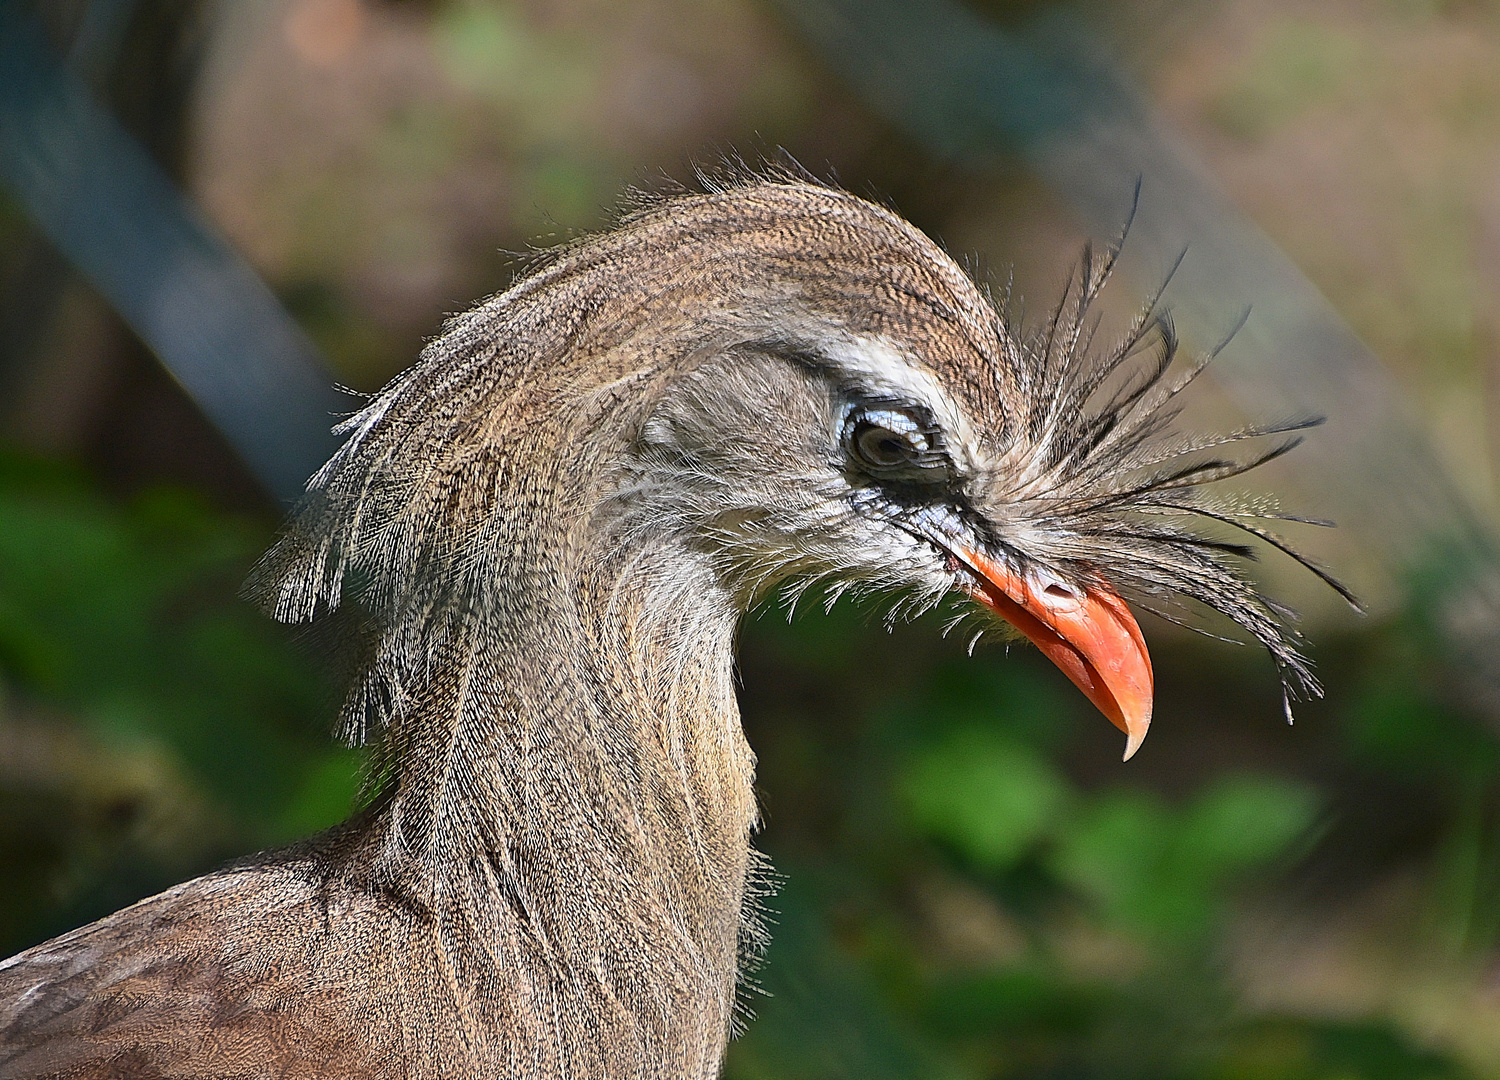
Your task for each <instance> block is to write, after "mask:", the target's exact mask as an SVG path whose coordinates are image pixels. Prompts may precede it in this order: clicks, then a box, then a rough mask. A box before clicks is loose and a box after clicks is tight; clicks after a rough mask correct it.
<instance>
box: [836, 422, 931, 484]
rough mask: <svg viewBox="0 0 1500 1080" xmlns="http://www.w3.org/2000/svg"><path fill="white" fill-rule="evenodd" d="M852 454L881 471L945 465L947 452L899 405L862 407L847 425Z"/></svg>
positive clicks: (872, 468)
mask: <svg viewBox="0 0 1500 1080" xmlns="http://www.w3.org/2000/svg"><path fill="white" fill-rule="evenodd" d="M844 443H845V446H846V448H847V450H848V453H849V455H850V456H851V457H852V458H853V459H854V460H855V461H857V462H858V463H859V464H861V465H863V466H865V467H866V468H867V469H870V470H872V471H874V472H877V473H887V474H889V473H899V472H907V473H911V472H913V471H914V470H922V471H925V470H929V469H933V468H941V467H942V466H943V464H944V460H945V459H944V458H943V456H942V455H941V454H940V453H938V452H936V450H935V448H934V446H933V441H932V437H931V436H930V435H929V433H928V431H927V429H926V428H924V426H923V425H922V424H921V423H919V422H918V421H917V420H916V418H915V417H913V416H911V415H909V414H907V413H904V412H901V411H898V410H896V409H859V410H856V411H854V412H852V413H851V414H850V415H849V419H848V421H847V422H846V424H845V427H844Z"/></svg>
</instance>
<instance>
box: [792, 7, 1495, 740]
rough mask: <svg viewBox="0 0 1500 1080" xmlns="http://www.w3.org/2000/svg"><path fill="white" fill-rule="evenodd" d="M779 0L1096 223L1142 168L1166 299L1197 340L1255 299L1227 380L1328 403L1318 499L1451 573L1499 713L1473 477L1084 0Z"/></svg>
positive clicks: (1386, 564)
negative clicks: (1167, 110)
mask: <svg viewBox="0 0 1500 1080" xmlns="http://www.w3.org/2000/svg"><path fill="white" fill-rule="evenodd" d="M778 6H779V8H780V10H781V11H782V12H783V14H784V15H785V17H786V18H787V19H788V20H789V21H790V22H791V23H792V24H793V25H794V26H796V27H798V28H799V29H800V30H801V31H802V33H803V34H804V35H805V36H806V37H807V38H808V39H809V40H810V41H811V42H812V43H813V44H814V45H815V46H816V47H817V48H818V49H819V50H820V52H821V54H822V55H823V57H824V59H825V60H826V61H827V63H828V65H829V66H830V67H831V68H833V69H834V70H835V71H837V72H838V73H839V74H840V75H842V76H843V77H844V78H845V79H846V80H847V81H848V82H849V83H850V84H851V85H852V86H853V87H854V88H855V89H856V90H857V91H858V93H859V94H860V96H861V98H862V99H863V100H864V101H866V102H867V103H868V104H869V105H871V106H872V107H873V108H875V109H876V110H878V111H879V112H881V113H883V114H884V115H885V116H886V117H887V118H888V119H889V120H891V121H892V122H893V123H895V124H896V125H898V126H899V127H900V128H901V129H902V130H903V131H904V132H905V133H906V134H907V135H909V136H910V137H912V138H914V139H916V140H917V141H918V142H919V143H921V144H922V145H923V146H924V147H926V148H927V149H928V150H929V151H931V152H932V153H934V154H935V155H937V156H938V157H940V158H946V159H948V160H957V161H960V162H967V163H970V164H973V165H976V166H982V165H983V163H984V162H985V161H986V160H993V159H994V158H995V157H996V156H997V155H999V154H1001V153H1008V154H1012V155H1016V156H1018V157H1020V158H1021V159H1022V160H1024V161H1025V162H1026V163H1027V164H1028V165H1029V166H1030V167H1031V168H1032V169H1033V170H1034V171H1035V173H1036V174H1037V175H1039V176H1040V177H1041V178H1042V179H1043V180H1044V181H1045V182H1046V183H1047V184H1048V185H1049V186H1050V187H1051V188H1052V189H1053V190H1054V191H1056V192H1057V193H1058V194H1059V195H1060V196H1061V197H1062V198H1063V199H1064V200H1065V202H1066V203H1067V204H1068V205H1069V206H1071V208H1072V209H1073V210H1074V212H1075V213H1076V214H1077V215H1078V217H1079V219H1080V221H1081V222H1082V224H1083V225H1084V226H1085V227H1086V228H1087V229H1089V230H1091V231H1093V232H1094V233H1095V234H1096V235H1100V236H1113V235H1115V234H1116V233H1117V232H1118V231H1119V228H1120V226H1121V224H1122V223H1123V222H1124V220H1125V218H1126V216H1127V214H1128V212H1129V208H1130V202H1131V198H1132V193H1133V192H1134V190H1135V187H1136V183H1137V181H1138V180H1139V181H1140V182H1141V204H1140V208H1139V211H1138V212H1137V214H1136V216H1135V218H1134V222H1133V224H1132V227H1131V233H1130V238H1129V243H1128V244H1127V248H1126V252H1125V260H1124V262H1125V264H1126V265H1128V266H1135V267H1138V268H1142V269H1143V272H1144V275H1145V276H1146V277H1148V278H1149V277H1153V276H1156V275H1159V274H1160V273H1161V269H1160V268H1164V267H1167V266H1169V265H1171V264H1172V262H1173V261H1174V260H1175V259H1176V258H1177V257H1178V256H1179V255H1180V254H1181V253H1182V252H1183V251H1186V252H1187V253H1188V255H1187V262H1186V265H1185V268H1184V272H1183V273H1181V274H1179V275H1178V276H1177V277H1176V278H1175V279H1174V281H1173V283H1172V287H1171V293H1170V297H1169V302H1168V306H1169V307H1170V309H1171V311H1172V313H1173V316H1174V318H1175V319H1176V321H1177V323H1178V325H1179V326H1180V328H1181V329H1182V330H1183V331H1184V333H1185V334H1186V335H1187V336H1189V338H1190V339H1191V340H1195V341H1196V342H1198V343H1199V344H1200V345H1208V344H1212V343H1213V342H1215V341H1217V340H1218V339H1220V338H1221V337H1222V336H1223V334H1224V333H1225V331H1226V330H1228V329H1229V328H1231V327H1233V326H1234V325H1235V323H1236V321H1237V320H1238V319H1239V317H1240V316H1241V314H1242V313H1243V311H1244V309H1245V308H1246V306H1249V307H1250V308H1251V311H1252V314H1251V317H1250V319H1249V321H1248V323H1247V324H1246V326H1245V327H1244V329H1243V330H1242V331H1241V332H1240V334H1239V335H1238V336H1237V337H1236V339H1235V343H1234V347H1233V349H1232V350H1230V351H1229V352H1228V353H1226V355H1224V356H1223V357H1222V358H1221V359H1220V360H1218V361H1216V362H1215V365H1214V367H1213V369H1212V373H1213V375H1214V377H1215V379H1216V381H1217V382H1218V383H1219V385H1221V386H1222V387H1224V389H1225V390H1226V391H1227V392H1228V393H1229V394H1230V395H1231V397H1233V398H1234V399H1235V400H1236V401H1237V402H1238V404H1239V405H1240V406H1241V408H1242V409H1243V410H1244V411H1245V412H1246V413H1247V414H1248V415H1249V416H1251V417H1252V418H1256V419H1265V418H1272V417H1275V418H1280V417H1284V416H1297V415H1321V416H1326V417H1327V418H1328V423H1327V424H1326V426H1324V427H1323V428H1321V429H1319V430H1318V431H1316V432H1313V433H1311V435H1310V437H1309V439H1308V445H1307V446H1306V447H1305V448H1304V449H1303V450H1301V451H1299V452H1298V453H1299V459H1300V461H1301V462H1302V463H1303V464H1304V466H1305V474H1306V475H1307V477H1308V479H1309V480H1311V481H1312V486H1313V488H1314V489H1315V493H1316V495H1317V497H1318V499H1319V506H1318V511H1319V513H1332V514H1333V515H1334V516H1336V517H1338V518H1339V520H1340V524H1341V525H1344V526H1345V527H1347V528H1351V529H1354V530H1357V531H1358V533H1359V536H1360V539H1361V541H1362V542H1363V543H1364V544H1365V545H1366V546H1367V547H1368V548H1369V549H1370V550H1372V551H1373V552H1374V553H1376V554H1377V556H1378V557H1380V558H1381V560H1382V562H1383V569H1384V571H1385V573H1387V574H1388V575H1389V577H1390V579H1391V580H1392V581H1393V582H1394V583H1396V584H1398V585H1400V586H1403V587H1405V588H1406V589H1408V590H1409V589H1411V587H1412V586H1413V585H1414V584H1415V583H1416V582H1417V581H1418V580H1420V581H1421V582H1422V583H1423V584H1424V585H1427V586H1434V587H1438V588H1440V589H1441V596H1436V595H1434V596H1422V597H1419V598H1417V599H1418V600H1419V601H1420V602H1419V603H1418V604H1417V605H1416V606H1417V607H1419V608H1421V609H1423V610H1426V611H1427V612H1429V613H1430V614H1431V615H1432V616H1433V617H1434V619H1435V621H1436V622H1437V623H1438V625H1439V627H1440V629H1441V630H1442V631H1443V632H1444V633H1445V635H1446V636H1447V638H1448V640H1449V644H1450V645H1452V646H1454V647H1455V648H1456V649H1457V653H1456V655H1455V656H1454V657H1453V659H1454V660H1456V661H1458V663H1457V664H1456V665H1455V668H1456V670H1459V671H1463V672H1464V675H1465V679H1466V681H1467V682H1468V683H1469V684H1470V689H1472V690H1474V691H1477V693H1478V696H1479V697H1480V698H1481V699H1482V702H1483V704H1485V706H1486V707H1487V708H1489V709H1490V710H1491V712H1492V713H1494V714H1495V715H1496V716H1497V717H1500V569H1497V567H1500V561H1497V558H1496V550H1497V548H1496V543H1495V538H1494V536H1493V532H1492V528H1491V526H1490V525H1489V524H1487V523H1485V522H1483V521H1481V520H1480V519H1479V518H1478V516H1477V515H1476V514H1475V512H1474V510H1473V509H1472V508H1471V507H1470V506H1469V505H1468V503H1467V502H1466V501H1465V499H1464V498H1463V497H1462V496H1461V495H1460V493H1459V492H1458V490H1457V488H1456V487H1455V485H1454V484H1453V482H1452V481H1451V479H1450V478H1449V477H1448V475H1447V473H1446V470H1445V469H1444V467H1443V466H1442V465H1441V463H1440V462H1439V460H1438V458H1437V456H1436V454H1435V453H1434V452H1433V450H1432V448H1431V445H1430V443H1429V441H1428V439H1427V437H1426V435H1425V433H1424V432H1423V431H1422V429H1421V427H1420V425H1419V424H1418V422H1417V421H1416V420H1415V418H1414V417H1413V416H1412V415H1411V413H1410V411H1409V409H1408V407H1407V404H1406V402H1405V400H1404V397H1403V394H1402V391H1401V389H1400V387H1399V386H1398V385H1397V384H1396V382H1395V380H1394V379H1393V378H1392V377H1391V375H1390V374H1389V372H1388V371H1387V370H1386V369H1385V367H1384V366H1383V365H1382V364H1381V362H1380V361H1379V360H1378V359H1377V358H1376V357H1375V356H1374V355H1373V354H1372V353H1371V352H1370V350H1369V348H1368V347H1367V346H1365V345H1364V343H1363V342H1361V341H1360V340H1359V338H1358V337H1357V336H1356V335H1355V334H1354V332H1353V331H1352V330H1351V329H1350V328H1349V327H1348V325H1347V324H1346V323H1345V322H1344V321H1343V319H1342V318H1341V317H1340V316H1339V315H1338V313H1337V312H1336V311H1335V310H1334V308H1333V307H1332V305H1331V304H1329V302H1328V301H1327V300H1326V299H1325V298H1324V297H1323V295H1322V294H1321V293H1320V292H1319V291H1318V289H1317V288H1316V286H1314V285H1313V284H1312V283H1311V282H1310V281H1309V280H1308V279H1307V278H1306V276H1305V275H1303V274H1302V272H1301V271H1300V270H1298V269H1297V267H1296V266H1295V264H1293V263H1292V261H1291V260H1290V259H1288V258H1287V256H1286V255H1285V254H1284V253H1283V252H1281V250H1280V249H1279V248H1277V247H1276V245H1275V244H1274V243H1273V242H1272V241H1271V240H1270V239H1269V238H1268V237H1266V235H1265V234H1264V233H1262V232H1261V231H1260V229H1259V228H1257V227H1256V226H1255V225H1254V223H1253V222H1251V221H1250V220H1249V219H1247V218H1246V217H1245V216H1244V215H1243V214H1241V213H1240V212H1239V211H1237V210H1236V209H1235V208H1234V207H1233V206H1232V204H1231V203H1230V202H1229V201H1228V200H1227V199H1226V198H1225V197H1224V196H1222V195H1221V194H1220V193H1219V192H1218V191H1217V189H1216V188H1215V185H1214V183H1213V181H1212V180H1211V179H1210V178H1209V176H1208V174H1207V172H1206V171H1205V170H1204V169H1202V168H1201V167H1200V166H1198V165H1197V163H1196V162H1194V161H1193V160H1192V159H1191V157H1190V156H1189V154H1188V153H1187V152H1186V150H1185V149H1184V148H1183V147H1182V146H1181V145H1180V144H1179V143H1178V142H1177V141H1176V140H1174V139H1173V138H1172V137H1171V135H1170V133H1169V132H1168V131H1167V130H1166V129H1165V128H1164V127H1163V126H1162V125H1161V124H1160V123H1158V122H1157V121H1156V120H1155V118H1154V117H1153V115H1152V113H1151V111H1150V107H1149V105H1148V103H1147V102H1146V101H1145V100H1144V98H1143V97H1142V96H1141V95H1140V94H1139V93H1138V92H1137V91H1135V90H1134V88H1133V87H1132V86H1130V85H1129V83H1128V81H1127V80H1126V79H1125V77H1124V76H1123V75H1121V74H1120V73H1119V72H1118V71H1117V70H1115V69H1114V68H1113V67H1112V66H1111V65H1109V64H1108V63H1107V62H1105V61H1103V60H1101V59H1100V58H1099V54H1098V53H1097V51H1096V49H1095V48H1094V46H1093V45H1092V44H1091V41H1090V38H1089V35H1088V34H1087V32H1086V31H1085V30H1084V28H1083V27H1082V26H1081V25H1080V24H1079V22H1078V21H1077V19H1076V18H1074V17H1069V16H1068V15H1067V14H1059V13H1058V12H1057V11H1056V10H1054V12H1053V14H1052V16H1051V17H1050V18H1046V19H1043V20H1039V21H1037V22H1034V23H1033V24H1031V25H1030V26H1028V27H1027V28H1025V29H1024V30H1021V31H1014V32H1013V31H1007V30H1005V29H1002V28H1001V27H999V26H998V25H996V24H994V23H991V22H989V21H986V20H985V19H983V18H982V17H980V16H979V15H977V14H975V13H974V12H972V11H970V10H969V9H967V8H965V7H964V6H962V5H961V4H959V3H957V2H956V0H778ZM1064 10H1065V9H1064ZM1307 466H1310V467H1307ZM1434 568H1437V569H1438V570H1439V573H1437V574H1434V573H1433V570H1434Z"/></svg>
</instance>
